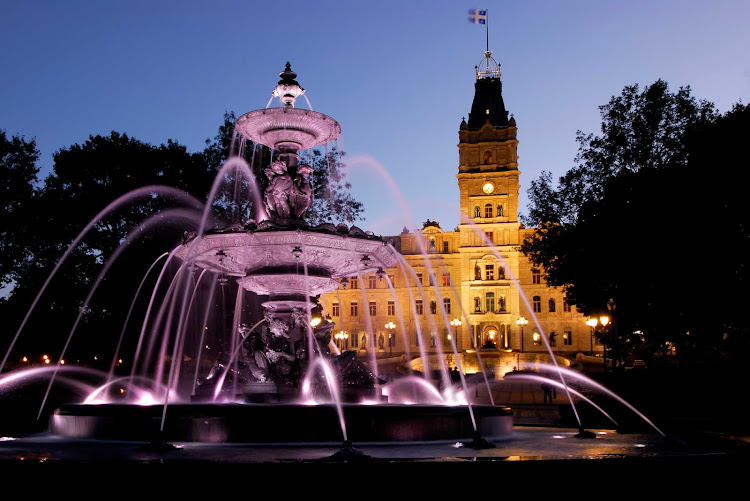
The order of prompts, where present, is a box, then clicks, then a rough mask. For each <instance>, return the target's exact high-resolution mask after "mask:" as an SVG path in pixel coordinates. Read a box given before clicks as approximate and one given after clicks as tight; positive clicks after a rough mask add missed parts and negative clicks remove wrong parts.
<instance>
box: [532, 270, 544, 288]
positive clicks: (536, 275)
mask: <svg viewBox="0 0 750 501" xmlns="http://www.w3.org/2000/svg"><path fill="white" fill-rule="evenodd" d="M531 283H532V284H541V283H542V273H541V272H540V271H539V270H537V269H536V268H534V269H532V270H531Z"/></svg>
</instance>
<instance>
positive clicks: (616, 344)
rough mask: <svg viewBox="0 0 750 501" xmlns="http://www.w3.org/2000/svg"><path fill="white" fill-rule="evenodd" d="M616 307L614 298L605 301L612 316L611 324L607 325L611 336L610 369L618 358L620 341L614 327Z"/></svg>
mask: <svg viewBox="0 0 750 501" xmlns="http://www.w3.org/2000/svg"><path fill="white" fill-rule="evenodd" d="M616 308H617V303H615V300H614V298H609V301H607V309H608V310H609V314H610V316H611V317H612V319H611V320H612V325H611V326H610V327H609V332H610V337H611V338H612V341H611V345H612V370H614V368H615V360H619V358H618V357H619V355H620V343H619V342H618V341H619V340H618V339H617V329H615V309H616Z"/></svg>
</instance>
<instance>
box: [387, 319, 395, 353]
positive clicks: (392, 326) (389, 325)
mask: <svg viewBox="0 0 750 501" xmlns="http://www.w3.org/2000/svg"><path fill="white" fill-rule="evenodd" d="M385 328H386V329H388V350H389V351H390V354H391V355H393V329H395V328H396V324H394V323H393V321H391V320H389V321H388V323H387V324H385Z"/></svg>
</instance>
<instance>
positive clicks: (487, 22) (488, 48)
mask: <svg viewBox="0 0 750 501" xmlns="http://www.w3.org/2000/svg"><path fill="white" fill-rule="evenodd" d="M486 12H487V14H486V20H487V21H486V22H485V23H484V28H485V34H486V35H487V51H488V52H489V50H490V9H487V11H486Z"/></svg>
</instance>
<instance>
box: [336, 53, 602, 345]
mask: <svg viewBox="0 0 750 501" xmlns="http://www.w3.org/2000/svg"><path fill="white" fill-rule="evenodd" d="M475 70H476V82H475V91H474V100H473V102H472V105H471V112H470V113H469V118H468V121H467V120H466V119H464V120H462V121H461V125H460V127H459V131H458V138H459V141H458V173H457V175H456V177H457V179H458V189H459V197H460V207H461V223H460V224H459V225H458V227H457V228H456V229H455V230H454V231H446V230H445V229H443V228H441V227H440V224H439V222H436V221H429V220H428V221H427V222H425V223H424V225H423V227H422V229H421V230H418V231H413V232H409V231H408V230H406V229H405V230H404V232H403V233H401V234H400V235H397V236H392V237H384V239H385V240H386V241H388V242H389V243H390V244H392V245H393V246H394V248H395V249H396V250H397V251H398V252H400V254H401V255H402V256H403V261H404V262H403V263H402V264H399V265H397V266H395V267H392V268H388V269H385V270H379V271H378V273H373V274H370V275H362V276H353V277H347V278H346V279H343V280H342V285H341V287H340V288H339V289H338V290H337V291H334V292H332V293H328V294H325V295H324V296H323V297H321V305H322V307H323V309H324V311H325V313H326V314H327V315H329V316H330V317H331V320H332V321H334V322H335V323H336V328H335V331H334V336H333V337H334V341H335V342H336V344H337V345H338V346H339V347H340V348H341V349H342V350H346V349H349V350H352V349H354V350H360V351H370V350H376V351H377V352H378V353H379V354H393V355H396V354H405V353H406V354H409V353H411V354H418V353H420V352H422V353H424V352H428V353H451V352H452V349H453V343H454V341H455V347H456V349H457V350H458V352H459V353H462V352H467V351H471V350H475V349H482V350H499V351H504V352H524V353H527V352H531V353H533V352H537V353H542V352H545V353H546V352H547V344H546V343H545V341H544V339H543V336H545V337H546V339H547V340H548V342H549V345H550V346H551V349H552V350H553V351H554V352H556V353H559V354H564V353H575V352H579V351H582V352H591V351H593V352H601V351H602V346H601V345H600V344H598V343H597V341H596V340H595V339H593V336H592V331H591V328H590V327H589V326H588V325H587V324H586V318H585V317H584V316H583V315H581V314H580V313H578V312H577V311H576V308H575V307H574V306H572V305H570V304H568V303H567V302H566V300H565V295H564V293H563V291H562V289H559V288H555V287H550V286H547V284H546V283H545V280H544V278H543V275H542V273H541V271H540V270H539V269H536V268H535V267H534V266H533V265H532V263H531V262H530V261H529V260H528V259H527V258H526V256H524V255H523V253H521V252H520V251H519V245H520V244H521V242H522V241H523V238H524V236H525V235H526V234H528V232H530V231H533V230H530V229H526V228H524V226H523V225H522V224H521V223H520V222H519V220H518V194H519V190H520V183H519V175H520V171H519V170H518V139H517V131H518V128H517V126H516V121H515V119H514V118H513V116H510V118H509V117H508V111H507V110H506V108H505V104H504V102H503V96H502V82H501V79H500V71H499V66H498V65H497V63H496V62H495V61H494V59H493V58H492V57H491V52H489V51H488V52H486V53H485V58H484V59H483V61H482V63H480V65H479V66H477V67H476V68H475Z"/></svg>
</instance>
